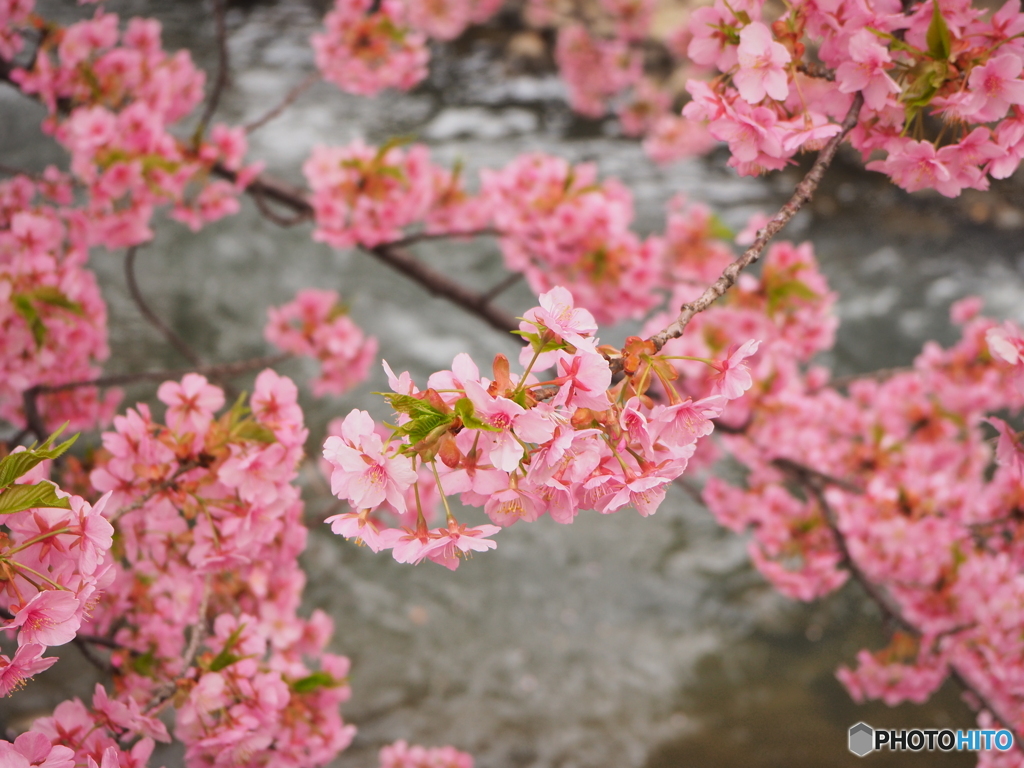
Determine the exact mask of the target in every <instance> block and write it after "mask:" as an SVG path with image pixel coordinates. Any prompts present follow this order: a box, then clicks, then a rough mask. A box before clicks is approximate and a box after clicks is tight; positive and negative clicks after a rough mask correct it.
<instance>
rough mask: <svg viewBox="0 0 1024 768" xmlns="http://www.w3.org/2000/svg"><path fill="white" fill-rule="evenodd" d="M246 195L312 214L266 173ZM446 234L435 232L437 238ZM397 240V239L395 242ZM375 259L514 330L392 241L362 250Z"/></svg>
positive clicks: (220, 171)
mask: <svg viewBox="0 0 1024 768" xmlns="http://www.w3.org/2000/svg"><path fill="white" fill-rule="evenodd" d="M213 172H214V173H215V174H217V175H218V176H220V177H221V178H224V179H228V180H229V181H235V180H236V179H237V174H236V173H235V172H234V171H232V170H231V169H229V168H225V167H224V166H223V165H220V164H218V165H215V166H214V168H213ZM245 191H246V192H248V193H249V194H250V195H253V196H256V195H260V196H263V197H265V198H266V199H268V200H273V201H274V202H275V203H280V204H281V205H283V206H285V207H288V208H291V209H292V210H293V211H295V212H296V213H301V214H305V215H308V216H312V215H313V206H312V205H310V204H309V201H308V200H307V199H306V196H305V194H304V193H303V192H302V190H300V189H297V188H295V187H293V186H291V185H289V184H287V183H285V182H282V181H279V180H277V179H274V178H271V177H269V176H265V175H262V174H261V175H260V176H257V177H256V178H255V179H253V180H252V182H250V183H249V185H248V186H247V187H246V190H245ZM442 236H443V237H447V236H448V235H438V236H437V237H442ZM399 242H401V241H399ZM364 250H365V251H366V252H367V253H369V254H370V255H371V256H373V257H375V258H376V259H377V260H378V261H381V262H383V263H385V264H387V265H388V266H389V267H391V268H392V269H394V270H396V271H397V272H400V273H402V274H403V275H405V276H406V277H408V278H410V279H411V280H413V281H414V282H416V283H419V284H420V285H421V286H422V287H423V288H425V289H426V290H427V291H428V292H429V293H431V294H433V295H435V296H441V297H443V298H446V299H448V300H449V301H451V302H452V303H453V304H455V305H456V306H459V307H462V308H463V309H465V310H466V311H467V312H469V313H470V314H473V315H476V316H477V317H478V318H480V319H481V320H483V321H484V322H485V323H487V324H488V325H490V326H491V327H492V328H496V329H498V330H499V331H514V330H516V329H518V327H519V323H518V321H517V320H516V319H515V318H514V317H512V315H510V314H508V313H506V312H504V311H502V310H500V309H497V308H495V307H493V306H490V299H489V298H488V297H487V295H486V294H484V293H478V292H477V291H473V290H471V289H470V288H467V287H466V286H464V285H462V284H461V283H458V282H456V281H455V280H452V279H451V278H450V277H448V276H447V275H445V274H444V273H443V272H439V271H437V270H435V269H434V268H433V267H430V266H428V265H426V264H424V263H423V262H421V261H419V260H417V259H416V258H414V257H413V256H411V255H410V254H409V253H407V252H406V251H405V250H404V249H402V248H400V247H397V246H395V245H394V244H392V243H383V244H381V245H378V246H375V247H373V248H365V249H364Z"/></svg>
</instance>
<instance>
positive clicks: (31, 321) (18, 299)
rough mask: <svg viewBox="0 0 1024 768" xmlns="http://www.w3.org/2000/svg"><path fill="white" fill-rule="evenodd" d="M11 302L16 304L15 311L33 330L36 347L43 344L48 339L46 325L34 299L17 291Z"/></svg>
mask: <svg viewBox="0 0 1024 768" xmlns="http://www.w3.org/2000/svg"><path fill="white" fill-rule="evenodd" d="M11 303H12V304H14V311H15V312H17V313H18V314H19V315H21V317H22V319H23V320H24V321H25V322H26V323H28V327H29V330H31V331H32V338H33V339H35V340H36V348H39V347H41V346H43V343H44V342H45V341H46V326H45V325H43V321H42V320H40V319H39V313H38V312H37V311H36V308H35V307H34V306H33V305H32V299H31V298H30V297H29V296H27V295H25V294H23V293H16V294H14V295H13V296H11Z"/></svg>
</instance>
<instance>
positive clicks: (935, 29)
mask: <svg viewBox="0 0 1024 768" xmlns="http://www.w3.org/2000/svg"><path fill="white" fill-rule="evenodd" d="M925 40H926V41H927V43H928V53H930V54H931V55H932V57H933V58H936V59H940V60H942V61H947V60H948V59H949V54H950V53H952V52H953V39H952V37H951V36H950V34H949V27H948V26H946V19H945V18H943V16H942V10H941V9H940V8H939V2H938V0H932V23H931V24H929V25H928V34H927V35H926V36H925Z"/></svg>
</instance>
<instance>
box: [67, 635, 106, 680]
mask: <svg viewBox="0 0 1024 768" xmlns="http://www.w3.org/2000/svg"><path fill="white" fill-rule="evenodd" d="M72 642H73V643H74V644H75V647H76V648H78V650H79V652H80V653H81V654H82V655H83V656H84V657H85V660H86V661H88V662H89V663H90V664H92V665H93V666H94V667H96V669H98V670H99V671H100V672H103V673H104V674H106V675H112V674H114V672H115V671H116V670H115V669H114V665H113V664H111V663H110V660H109V659H105V658H103V657H102V656H100V655H99V654H98V653H97V652H96V649H95V648H93V647H92V646H91V645H90V644H89V643H88V641H86V640H85V639H84V638H82V637H81V636H76V637H74V638H73V639H72Z"/></svg>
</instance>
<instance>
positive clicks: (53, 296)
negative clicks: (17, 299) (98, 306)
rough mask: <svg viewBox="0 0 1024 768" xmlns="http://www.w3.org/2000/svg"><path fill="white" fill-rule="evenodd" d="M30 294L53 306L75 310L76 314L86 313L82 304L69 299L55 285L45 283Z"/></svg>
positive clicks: (70, 310)
mask: <svg viewBox="0 0 1024 768" xmlns="http://www.w3.org/2000/svg"><path fill="white" fill-rule="evenodd" d="M30 295H31V296H32V298H33V299H35V300H37V301H41V302H43V303H44V304H49V305H50V306H51V307H60V308H61V309H66V310H68V311H69V312H74V313H75V314H76V315H83V314H85V310H83V309H82V305H81V304H79V303H78V302H77V301H72V300H71V299H69V298H68V297H67V296H65V295H64V294H63V293H62V292H61V291H60V290H59V289H58V288H56V287H55V286H52V285H44V286H42V287H41V288H36V289H35V290H34V291H32V293H31V294H30Z"/></svg>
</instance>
